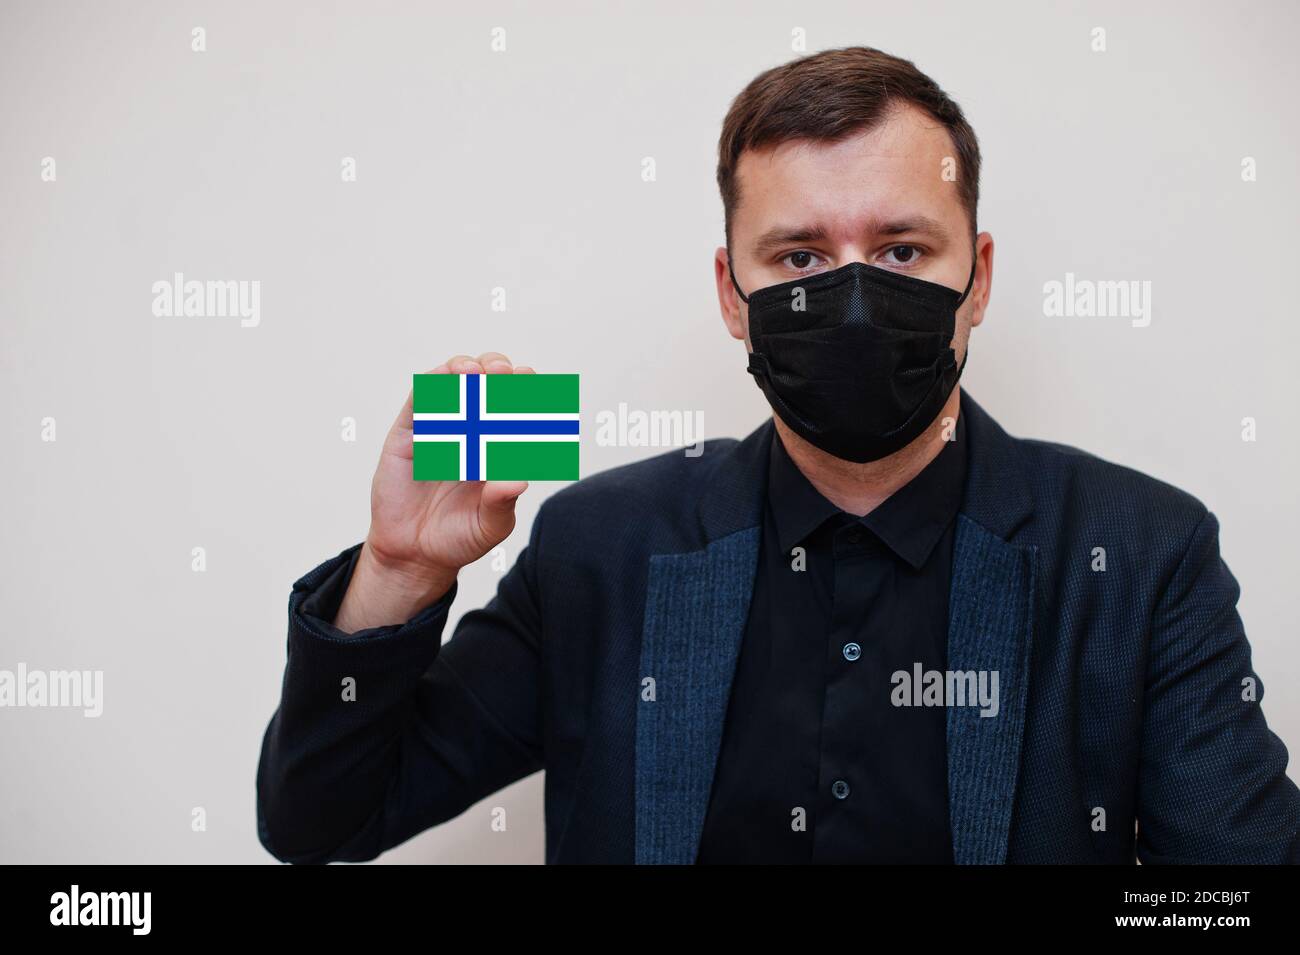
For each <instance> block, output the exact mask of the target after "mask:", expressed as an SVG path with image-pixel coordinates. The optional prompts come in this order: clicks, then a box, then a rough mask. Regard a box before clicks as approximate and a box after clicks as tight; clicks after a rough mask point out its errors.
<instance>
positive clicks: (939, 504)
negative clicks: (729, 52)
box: [257, 48, 1300, 863]
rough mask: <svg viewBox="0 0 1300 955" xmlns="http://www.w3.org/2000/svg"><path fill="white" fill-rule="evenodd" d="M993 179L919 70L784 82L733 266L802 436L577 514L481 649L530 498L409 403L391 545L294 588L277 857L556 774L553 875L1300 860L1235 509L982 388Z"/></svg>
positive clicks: (420, 824)
mask: <svg viewBox="0 0 1300 955" xmlns="http://www.w3.org/2000/svg"><path fill="white" fill-rule="evenodd" d="M978 179H979V149H978V145H977V142H976V139H975V135H974V133H973V132H972V130H971V128H970V126H969V125H968V124H967V122H966V120H965V119H964V117H963V116H962V113H961V110H960V109H959V108H958V107H957V105H956V104H955V103H953V102H952V101H951V100H950V99H949V98H948V97H947V96H946V95H945V94H944V93H943V92H942V91H941V90H940V89H939V88H938V86H936V85H935V84H934V82H933V81H932V80H930V79H929V78H928V77H926V76H925V75H923V74H921V73H920V72H919V71H917V70H916V68H915V67H914V66H913V65H912V64H911V63H908V62H906V61H903V60H899V59H897V58H894V57H891V56H887V55H885V54H883V53H880V52H878V51H875V50H870V49H863V48H854V49H845V50H834V51H829V52H824V53H820V54H817V55H815V56H810V57H807V58H804V59H801V60H798V61H795V62H793V63H790V64H787V65H785V66H782V67H779V68H776V69H773V70H770V71H768V72H766V73H764V74H762V75H760V76H759V77H757V78H756V79H755V80H754V81H753V82H752V83H751V84H750V85H749V87H748V88H746V89H745V90H744V92H742V93H741V95H740V96H739V97H738V98H737V99H736V101H735V102H734V104H733V105H732V107H731V110H730V112H729V114H728V116H727V118H726V121H725V124H724V127H723V133H722V139H721V143H720V148H719V166H718V182H719V185H720V187H721V191H722V197H723V202H724V207H725V210H726V221H727V246H726V247H725V248H721V249H719V250H718V251H717V253H716V257H715V263H714V268H715V274H716V278H717V285H718V297H719V302H720V304H721V309H722V315H723V320H724V322H725V323H726V326H727V329H728V330H729V332H730V333H731V334H732V335H733V336H734V337H735V338H737V339H739V340H742V341H744V342H745V343H746V346H747V348H748V349H749V353H750V357H749V371H750V373H751V374H752V375H753V377H754V380H755V381H756V382H757V383H758V384H759V386H760V387H761V388H762V389H763V392H764V394H765V395H766V396H767V398H768V399H769V401H770V403H771V404H772V406H773V409H774V411H775V414H774V417H773V419H772V420H770V421H768V422H767V423H765V424H764V425H763V426H762V427H760V428H758V430H756V431H754V432H753V433H752V434H750V435H749V436H748V437H747V438H745V439H744V440H743V441H739V442H737V441H734V440H728V441H720V442H717V441H715V442H710V443H709V444H708V446H707V450H706V452H705V453H704V455H703V456H702V457H699V458H692V457H687V456H685V455H683V454H681V453H680V452H676V453H671V454H666V455H661V456H659V457H655V458H652V459H650V460H647V461H643V462H640V463H638V464H634V465H631V466H627V467H621V468H617V469H614V470H612V471H607V472H605V473H603V474H599V475H596V476H594V477H591V478H588V479H586V480H584V481H581V482H579V483H577V484H576V485H574V486H572V487H569V488H566V489H564V490H563V491H561V492H560V493H558V494H556V495H554V496H553V497H551V498H550V499H549V500H547V501H546V502H545V504H544V505H543V506H542V508H541V509H540V512H539V514H538V516H537V519H536V521H535V522H534V524H533V528H532V533H531V536H530V538H529V541H528V546H527V548H526V549H525V550H524V551H523V552H522V553H521V555H520V557H519V560H518V562H517V563H516V564H515V566H514V567H513V568H512V569H511V570H510V571H509V573H508V574H507V575H506V576H505V577H504V579H503V580H502V581H501V584H500V587H499V590H498V592H497V594H496V596H495V598H494V599H493V600H492V601H491V602H490V603H489V604H488V606H487V607H486V608H484V609H481V610H474V611H471V612H469V613H467V614H465V615H464V617H463V618H462V620H461V622H460V624H459V626H458V627H457V629H456V633H455V634H454V636H453V638H452V639H451V640H450V641H449V642H447V643H446V644H445V645H440V641H441V636H442V630H443V625H444V622H445V621H446V619H447V614H448V611H449V608H450V606H451V604H452V602H453V600H454V599H455V594H456V575H457V572H458V570H459V569H460V568H461V567H463V566H465V565H466V564H468V563H470V562H472V561H474V560H477V559H478V558H479V557H481V556H483V555H484V554H486V553H487V552H488V551H489V550H491V548H492V547H494V546H495V545H496V544H498V543H499V542H500V541H502V540H503V539H504V538H505V537H506V536H507V535H508V534H509V533H510V531H511V530H512V528H513V526H514V503H515V500H516V499H517V498H518V496H519V494H521V493H522V492H523V490H524V488H525V485H523V484H520V483H503V482H487V483H444V484H426V483H417V482H414V481H413V480H412V479H411V404H410V401H409V400H408V402H407V405H406V407H405V408H404V409H403V410H402V412H401V413H400V414H399V415H398V418H397V421H396V422H395V423H394V425H393V428H392V431H391V432H390V434H389V436H388V439H387V441H386V443H385V446H384V450H383V453H382V455H381V459H380V463H379V467H378V469H377V471H376V474H375V479H374V484H373V488H372V494H371V514H372V517H371V526H370V531H369V534H368V535H367V538H366V540H365V541H364V542H363V543H362V544H360V545H355V546H353V547H350V548H348V549H347V550H344V551H343V552H342V553H340V554H339V555H338V556H337V557H335V558H333V559H331V560H329V561H326V562H325V563H324V564H322V565H320V566H319V567H317V568H316V569H315V570H313V571H311V572H310V573H308V574H307V575H306V576H305V577H303V578H302V579H301V580H299V581H298V582H297V583H296V584H295V585H294V589H293V594H292V596H291V598H290V610H289V613H290V617H289V638H288V663H287V667H286V670H285V675H284V687H283V697H282V700H281V703H280V707H279V709H278V711H277V712H276V714H275V716H274V717H273V719H272V720H271V724H270V726H269V728H268V730H267V733H266V736H265V739H264V741H263V748H262V758H261V763H260V766H259V771H258V778H257V796H258V801H257V812H258V824H259V832H260V836H261V839H262V842H263V844H264V845H265V846H266V848H267V849H268V850H269V851H270V852H271V853H272V854H273V855H275V856H276V857H277V858H279V859H281V860H284V861H292V862H325V861H330V860H365V859H372V858H374V857H375V856H377V855H378V854H379V853H381V852H383V851H384V850H386V849H388V848H389V847H391V846H394V845H396V844H398V843H400V842H402V841H404V840H406V839H408V838H410V837H411V836H412V835H414V834H416V833H418V832H420V831H422V830H424V829H426V828H428V827H430V826H433V825H437V824H438V823H440V822H443V821H445V820H447V819H450V818H452V817H453V816H455V815H457V814H459V813H460V812H462V811H463V810H465V809H466V808H468V807H469V806H470V805H472V804H473V803H475V802H476V801H477V800H479V799H481V798H483V797H484V796H486V795H488V794H489V793H491V792H493V791H494V790H497V789H499V788H500V787H502V786H505V785H506V784H508V783H510V782H512V781H514V780H516V779H519V778H521V777H523V776H525V775H528V774H530V773H532V772H534V771H536V770H538V769H542V768H543V767H544V768H545V769H546V782H545V787H546V792H545V801H546V857H547V860H548V861H550V862H627V863H630V862H638V863H691V862H737V861H755V862H758V861H770V862H855V861H858V862H927V863H945V862H956V863H1001V862H1041V863H1047V862H1074V863H1081V862H1092V863H1095V862H1110V863H1132V862H1133V860H1134V858H1135V857H1136V858H1138V859H1140V860H1141V861H1142V862H1144V863H1156V862H1171V863H1184V862H1282V861H1290V862H1295V861H1297V859H1298V858H1300V843H1298V842H1297V838H1296V823H1297V817H1298V815H1300V793H1297V789H1296V787H1295V785H1294V784H1293V783H1292V782H1291V781H1290V780H1289V779H1288V778H1287V777H1286V775H1285V767H1286V759H1287V754H1286V749H1285V747H1284V746H1283V744H1282V742H1281V741H1280V740H1279V739H1277V737H1276V736H1274V735H1273V734H1272V733H1271V732H1270V731H1269V729H1268V727H1267V726H1266V724H1265V720H1264V717H1263V715H1262V713H1261V711H1260V702H1259V701H1260V695H1261V688H1260V687H1259V681H1258V678H1257V677H1256V675H1255V674H1254V673H1253V672H1252V670H1251V664H1250V648H1249V645H1248V644H1247V641H1246V638H1245V635H1244V633H1243V631H1242V626H1241V621H1240V618H1239V617H1238V615H1237V612H1236V610H1235V603H1236V598H1237V596H1238V586H1237V583H1236V581H1235V580H1234V578H1233V577H1232V575H1231V574H1230V573H1229V571H1228V569H1227V567H1226V566H1225V565H1224V563H1223V562H1222V560H1221V559H1220V556H1219V551H1218V542H1217V540H1218V539H1217V530H1218V525H1217V522H1216V520H1215V517H1214V515H1213V514H1211V513H1209V512H1207V510H1206V508H1205V507H1204V506H1203V505H1202V504H1201V503H1199V502H1198V501H1196V500H1195V499H1193V498H1192V497H1190V496H1189V495H1187V494H1185V493H1183V492H1182V491H1179V490H1177V489H1175V488H1173V487H1170V486H1169V485H1166V484H1163V483H1161V482H1159V481H1156V480H1154V479H1152V478H1149V477H1145V476H1143V475H1141V474H1138V473H1136V472H1134V471H1131V470H1128V469H1126V468H1123V467H1119V466H1117V465H1114V464H1109V463H1107V462H1104V461H1101V460H1098V459H1097V458H1094V457H1092V456H1090V455H1088V454H1086V453H1084V452H1082V451H1078V450H1075V449H1073V448H1069V447H1065V446H1062V445H1056V444H1049V443H1045V442H1041V441H1028V440H1020V439H1015V438H1012V437H1009V436H1008V435H1007V434H1006V433H1005V432H1004V431H1003V430H1002V429H1001V428H1000V427H999V426H998V425H997V423H996V422H994V421H993V420H992V418H990V417H989V415H988V414H987V413H985V412H984V411H983V410H982V409H981V408H980V407H979V406H978V405H977V404H976V403H975V402H974V401H973V400H971V398H970V397H969V396H968V395H965V394H964V393H963V392H962V391H961V389H960V388H959V387H957V379H958V377H959V376H960V373H961V370H962V368H964V366H965V363H966V357H967V346H968V341H969V336H970V331H971V329H972V328H973V327H975V326H977V325H979V324H980V322H981V320H982V319H983V316H984V310H985V308H986V306H987V304H988V300H989V291H990V288H991V283H992V275H993V240H992V238H991V237H990V236H989V235H988V233H980V232H978V231H977V229H976V218H975V215H976V206H977V199H978ZM434 371H435V372H458V373H477V372H486V373H506V372H511V371H513V372H515V373H528V372H530V371H531V369H530V368H527V367H512V365H511V363H510V362H509V360H507V359H506V358H505V356H503V355H501V354H498V353H487V354H484V355H480V356H479V357H478V358H477V359H471V358H469V357H467V356H457V357H455V358H453V359H451V360H450V361H449V362H447V363H446V364H444V365H442V366H440V367H438V368H436V369H434ZM348 678H351V679H352V680H354V681H355V686H356V687H357V697H356V702H352V703H345V702H342V701H341V687H342V686H343V683H344V680H345V679H348Z"/></svg>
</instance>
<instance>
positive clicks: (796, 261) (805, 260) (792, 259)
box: [781, 251, 817, 271]
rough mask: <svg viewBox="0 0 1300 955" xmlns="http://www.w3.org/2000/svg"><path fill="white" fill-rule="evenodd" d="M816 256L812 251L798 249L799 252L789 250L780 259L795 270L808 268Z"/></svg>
mask: <svg viewBox="0 0 1300 955" xmlns="http://www.w3.org/2000/svg"><path fill="white" fill-rule="evenodd" d="M816 258H817V256H815V255H813V253H811V252H803V251H799V252H791V253H790V254H789V255H787V256H786V257H785V258H783V259H782V260H781V261H782V262H785V263H786V264H787V265H789V266H790V268H792V269H795V270H796V271H802V270H804V269H806V268H808V267H809V266H810V265H812V264H813V260H815V259H816Z"/></svg>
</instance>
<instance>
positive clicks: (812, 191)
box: [736, 105, 964, 219]
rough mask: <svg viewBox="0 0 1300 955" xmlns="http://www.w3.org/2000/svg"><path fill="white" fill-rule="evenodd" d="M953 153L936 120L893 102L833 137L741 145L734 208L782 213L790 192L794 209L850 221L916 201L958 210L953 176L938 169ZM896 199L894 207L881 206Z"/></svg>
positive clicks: (911, 208) (887, 214)
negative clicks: (859, 126) (872, 121)
mask: <svg viewBox="0 0 1300 955" xmlns="http://www.w3.org/2000/svg"><path fill="white" fill-rule="evenodd" d="M954 152H955V150H954V148H953V144H952V139H951V137H950V136H949V135H948V131H947V130H946V129H945V128H944V127H943V125H942V124H940V123H939V122H938V121H937V120H935V119H933V117H930V116H929V115H928V114H926V113H924V112H922V111H921V110H919V109H916V108H915V107H911V106H906V105H905V106H899V107H896V108H894V109H892V110H891V111H890V112H889V113H888V114H887V115H886V116H885V117H882V119H881V121H880V122H879V123H877V124H876V125H874V126H872V127H871V128H869V129H864V130H860V131H858V132H856V133H853V134H850V135H849V136H847V137H844V138H842V139H839V140H835V141H833V142H831V141H820V140H809V139H801V140H788V141H786V142H783V143H778V144H776V145H773V146H769V147H763V148H760V149H755V150H746V151H745V152H743V153H742V154H741V156H740V159H739V161H738V162H737V165H736V179H737V185H738V186H739V190H738V191H739V200H740V202H739V205H738V207H737V209H736V213H737V214H738V215H741V214H743V212H742V210H744V209H745V207H746V206H749V208H750V210H751V211H753V210H754V209H755V208H756V207H758V208H762V209H763V210H764V211H766V210H767V207H769V206H780V207H782V212H783V213H784V214H785V215H783V217H785V216H786V215H788V214H789V212H790V211H791V210H789V209H788V206H789V205H790V203H791V197H792V196H795V195H797V196H798V197H799V199H798V201H799V204H800V205H801V206H802V207H803V208H802V210H801V211H803V212H805V213H807V215H808V216H817V217H819V218H825V217H826V216H828V215H829V216H832V217H834V218H852V219H857V218H859V217H860V215H861V214H864V213H866V212H870V213H871V214H873V215H875V216H876V217H878V218H879V217H882V216H883V218H885V219H896V218H898V217H900V216H903V215H906V214H909V213H915V212H916V211H917V210H916V208H915V207H916V206H917V204H918V203H920V204H924V205H926V206H928V207H929V208H928V209H926V210H923V211H925V212H926V213H927V214H929V215H930V216H931V217H932V218H947V217H948V216H950V215H958V216H961V215H963V214H964V210H963V207H962V205H961V200H960V195H959V192H958V189H957V184H956V182H955V181H952V180H953V178H954V177H945V176H943V175H942V172H943V163H944V160H945V159H947V158H948V157H950V156H952V155H953V154H954ZM954 171H955V170H954ZM882 203H883V204H884V207H883V208H882ZM895 204H896V205H898V208H897V209H890V208H888V207H889V206H890V205H895ZM868 206H869V207H871V208H870V209H869V210H868V209H866V208H865V207H868ZM854 207H857V208H854ZM945 213H946V214H945Z"/></svg>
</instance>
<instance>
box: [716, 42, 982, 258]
mask: <svg viewBox="0 0 1300 955" xmlns="http://www.w3.org/2000/svg"><path fill="white" fill-rule="evenodd" d="M899 103H911V104H913V105H915V106H917V107H919V108H921V109H922V110H924V111H925V112H927V113H929V114H930V115H931V116H933V117H934V118H935V119H936V120H937V121H938V122H939V123H941V124H942V125H943V126H944V128H945V129H947V130H948V135H949V136H950V137H951V138H952V143H953V148H954V150H955V151H956V154H957V156H956V158H957V188H958V191H959V193H960V195H961V199H962V204H963V205H965V206H966V212H967V216H968V217H969V219H970V226H971V238H972V241H973V240H974V236H975V233H976V229H975V208H976V206H977V205H978V203H979V191H980V147H979V141H978V140H977V139H976V138H975V131H974V130H973V129H971V127H970V124H969V123H967V122H966V117H965V116H963V115H962V111H961V107H960V106H958V105H957V104H956V103H954V102H953V101H952V100H951V99H950V98H949V97H948V94H947V93H945V92H944V91H943V90H941V89H940V88H939V85H938V84H937V83H935V81H934V80H932V79H930V77H928V76H926V75H925V74H924V73H922V72H921V71H920V70H918V69H917V68H916V67H915V66H914V65H913V64H912V63H911V62H910V61H908V60H903V59H899V58H898V57H896V56H890V55H889V54H888V53H882V52H880V51H879V50H873V49H871V48H870V47H865V46H851V47H845V48H844V49H839V50H824V51H823V52H821V53H815V54H813V55H811V56H805V57H802V58H800V59H798V60H793V61H792V62H790V63H786V64H783V65H781V66H777V67H773V68H772V69H770V70H768V71H766V72H765V73H760V74H759V75H758V76H756V77H754V79H753V80H751V81H750V83H749V85H748V86H746V87H745V88H744V89H743V90H742V91H741V92H740V95H739V96H737V97H736V99H735V100H734V101H733V102H732V104H731V109H729V110H728V111H727V118H726V119H725V120H724V121H723V123H722V137H721V138H720V139H719V140H718V189H719V190H721V192H722V208H723V211H724V215H725V221H726V233H727V248H728V249H730V248H731V217H732V214H733V213H734V211H735V208H736V204H737V203H738V202H739V201H740V195H739V185H738V183H737V182H736V164H737V162H738V161H739V160H740V154H741V153H742V152H744V151H745V150H746V149H759V148H762V147H764V146H775V145H777V144H779V143H783V142H786V141H788V140H794V139H811V140H819V141H823V142H833V141H835V140H839V139H843V138H844V137H846V136H849V135H852V134H854V133H857V132H860V131H861V130H864V129H867V128H870V127H871V126H873V125H875V124H876V123H878V122H880V121H881V120H883V119H884V118H885V116H886V114H887V113H888V111H889V109H890V108H891V107H893V106H896V105H897V104H899ZM937 174H938V171H937V170H936V175H937Z"/></svg>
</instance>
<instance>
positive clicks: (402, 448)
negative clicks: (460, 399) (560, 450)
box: [334, 352, 533, 633]
mask: <svg viewBox="0 0 1300 955" xmlns="http://www.w3.org/2000/svg"><path fill="white" fill-rule="evenodd" d="M532 371H533V369H531V368H528V367H526V366H524V365H520V366H519V367H518V368H515V367H514V366H512V365H511V364H510V359H508V358H507V357H506V356H505V355H502V354H500V353H498V352H485V353H484V354H482V355H479V356H478V358H470V357H469V356H467V355H457V356H456V357H454V358H451V359H449V360H448V361H447V362H446V363H445V364H442V365H439V366H438V367H437V368H434V369H433V370H432V371H431V372H430V374H435V375H436V374H447V373H450V374H460V375H469V374H483V373H489V374H510V373H512V372H513V373H515V374H530V373H532ZM411 398H412V396H411V395H410V394H408V395H407V396H406V404H405V405H404V406H403V407H402V411H401V413H400V414H398V416H397V420H396V421H394V422H393V426H392V428H391V429H389V432H388V437H387V438H386V439H385V440H384V450H383V453H382V454H380V456H379V466H378V467H377V468H375V477H374V480H373V481H372V482H371V485H370V533H369V534H367V535H366V541H365V543H364V544H363V545H362V547H361V553H360V555H359V556H358V557H357V564H356V567H355V568H354V570H353V573H352V580H351V581H350V583H349V584H348V590H347V593H346V594H345V595H344V596H343V603H342V605H341V606H340V607H339V612H338V616H337V618H336V619H335V621H334V625H335V626H336V627H338V628H339V629H340V630H342V631H343V632H345V633H355V632H356V631H358V630H364V629H366V628H368V627H382V626H388V625H390V624H403V623H406V621H407V620H409V619H411V617H413V616H415V615H416V614H417V613H419V612H420V611H421V610H422V609H424V608H425V607H427V606H429V605H430V604H431V603H433V602H434V601H436V600H437V599H438V598H439V597H441V596H443V595H444V594H445V593H446V592H447V591H448V590H450V589H451V586H452V584H453V583H455V581H456V575H457V573H459V571H460V569H461V568H462V567H464V566H465V565H466V564H469V563H473V562H474V561H476V560H478V559H479V558H480V557H482V556H483V555H484V554H486V553H487V552H488V551H490V550H491V549H492V548H493V547H495V546H496V545H497V544H499V543H501V542H502V541H503V540H505V539H506V537H507V536H509V534H510V532H511V531H512V530H514V526H515V501H516V500H517V499H518V497H519V495H520V494H522V493H523V492H524V490H525V489H526V488H527V487H528V484H527V482H524V481H416V480H413V479H412V477H411V471H412V454H413V451H412V447H411V430H412V428H411Z"/></svg>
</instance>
